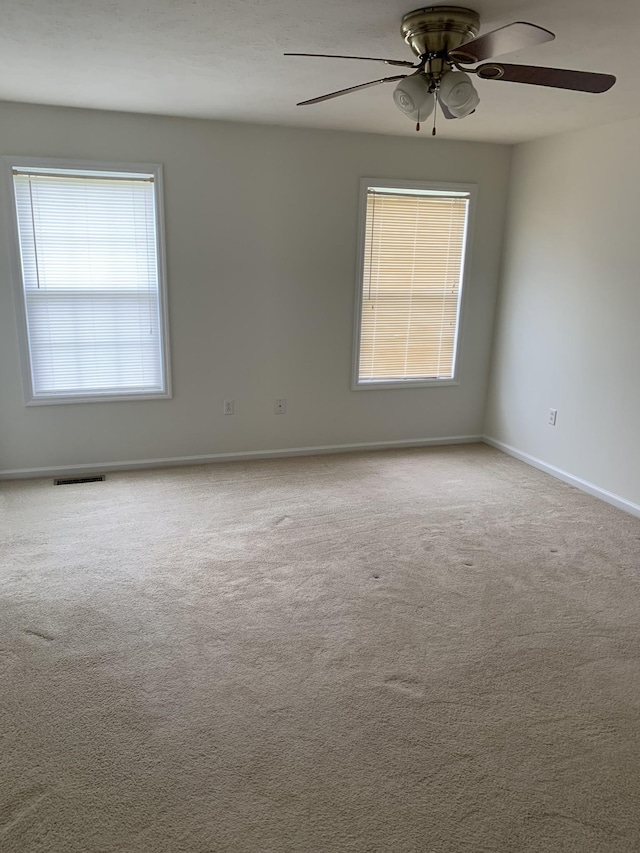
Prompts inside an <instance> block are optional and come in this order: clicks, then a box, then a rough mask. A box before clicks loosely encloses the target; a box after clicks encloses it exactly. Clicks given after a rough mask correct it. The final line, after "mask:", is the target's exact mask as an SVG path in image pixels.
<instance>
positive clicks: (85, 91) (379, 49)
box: [0, 0, 640, 142]
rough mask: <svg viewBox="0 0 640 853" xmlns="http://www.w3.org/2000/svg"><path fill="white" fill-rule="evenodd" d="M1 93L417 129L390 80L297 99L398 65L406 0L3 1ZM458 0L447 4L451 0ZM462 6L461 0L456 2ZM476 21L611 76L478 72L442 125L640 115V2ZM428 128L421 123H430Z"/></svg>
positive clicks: (564, 1) (534, 53)
mask: <svg viewBox="0 0 640 853" xmlns="http://www.w3.org/2000/svg"><path fill="white" fill-rule="evenodd" d="M2 5H3V14H2V23H1V26H0V99H2V100H7V101H26V102H31V103H41V104H58V105H66V106H78V107H95V108H98V109H107V110H126V111H135V112H144V113H159V114H164V115H176V116H193V117H200V118H221V119H232V120H240V121H254V122H261V123H269V124H287V125H298V126H306V127H324V128H337V129H345V130H359V131H369V132H377V133H393V134H415V130H414V126H413V125H412V123H411V122H410V121H409V120H408V119H407V118H405V117H404V116H403V115H402V114H401V113H400V112H399V111H398V110H397V109H396V107H395V106H394V104H393V102H392V98H391V94H392V90H393V84H386V85H383V86H376V87H373V88H371V89H367V90H364V91H361V92H356V93H353V94H350V95H346V96H345V97H342V98H337V99H335V100H331V101H327V102H324V103H321V104H317V105H314V106H307V107H296V106H295V104H296V102H297V101H300V100H304V99H307V98H312V97H315V96H317V95H322V94H325V93H326V92H330V91H333V90H336V89H341V88H345V87H347V86H353V85H356V84H358V83H363V82H366V81H368V80H374V79H377V78H379V77H385V76H389V75H392V74H397V73H401V69H394V68H390V67H389V66H386V65H382V64H378V63H375V62H352V61H348V60H339V59H335V60H329V59H298V58H292V57H284V56H282V54H283V53H284V52H285V51H294V52H295V51H298V52H310V53H346V54H356V55H358V54H360V55H363V54H364V55H369V56H371V55H373V56H385V57H391V58H397V59H412V58H413V55H412V53H411V51H410V50H409V48H408V47H407V45H405V43H404V42H403V40H402V37H401V36H400V31H399V27H400V19H401V17H402V15H403V14H405V13H406V12H408V11H410V10H411V9H413V8H416V7H417V6H419V3H412V2H411V0H313V2H312V0H262V2H258V0H224V2H223V0H55V2H51V0H4V2H3V4H2ZM454 5H455V4H454ZM457 5H463V4H461V3H459V4H457ZM469 5H470V6H471V8H473V9H475V10H476V11H478V12H479V13H480V16H481V20H482V26H481V32H486V31H487V30H490V29H494V28H496V27H498V26H502V25H504V24H507V23H511V22H512V21H517V20H520V21H530V22H531V23H535V24H538V25H540V26H543V27H546V28H547V29H550V30H552V31H553V32H555V33H556V40H555V41H553V42H550V43H548V44H543V45H539V46H537V47H535V48H529V49H526V50H522V51H520V52H518V53H516V54H510V55H509V59H508V61H509V62H516V63H517V62H521V63H525V64H531V65H549V66H555V67H560V68H576V69H579V70H584V71H601V72H606V73H609V74H615V75H616V76H617V77H618V82H617V83H616V85H615V86H614V87H613V89H611V90H610V91H609V92H607V93H605V94H602V95H591V94H584V93H577V92H576V93H574V92H566V91H560V90H554V89H546V88H540V87H535V86H523V85H518V84H514V83H503V82H498V81H489V80H479V81H478V82H477V88H478V91H479V93H480V98H481V103H480V106H479V107H478V109H477V111H476V113H475V114H474V115H472V116H469V117H468V118H466V119H464V120H462V121H449V122H446V123H445V121H444V120H443V121H440V124H439V134H440V135H441V136H442V137H447V138H455V139H469V140H486V141H496V142H518V141H522V140H526V139H534V138H537V137H540V136H546V135H548V134H552V133H558V132H560V131H563V130H569V129H572V128H580V127H586V126H588V125H593V124H602V123H605V122H608V121H614V120H617V119H624V118H630V117H633V116H637V115H639V114H640V100H639V99H638V97H637V94H636V93H637V90H638V81H639V80H640V50H639V49H638V40H639V38H640V3H639V2H638V0H607V2H603V0H537V2H534V1H533V0H469ZM426 133H427V135H428V134H429V133H430V131H429V130H428V129H427V131H426Z"/></svg>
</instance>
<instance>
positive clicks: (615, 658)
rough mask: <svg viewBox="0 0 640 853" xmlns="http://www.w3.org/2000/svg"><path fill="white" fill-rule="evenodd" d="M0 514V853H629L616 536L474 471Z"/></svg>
mask: <svg viewBox="0 0 640 853" xmlns="http://www.w3.org/2000/svg"><path fill="white" fill-rule="evenodd" d="M2 496H3V497H2V507H1V508H2V539H3V540H4V547H3V550H2V568H1V571H0V575H1V583H2V586H1V590H2V596H1V606H0V705H1V714H2V718H1V722H0V734H1V736H2V750H1V753H0V763H1V781H0V849H1V850H2V851H3V853H183V851H184V853H214V851H215V853H218V851H225V853H226V851H229V853H236V851H237V853H294V851H295V853H338V851H340V853H342V852H343V851H344V852H345V853H349V851H353V853H383V851H384V853H387V851H391V853H409V851H416V852H417V851H420V853H423V852H424V853H454V851H455V853H476V851H478V853H484V851H492V853H494V852H498V851H499V853H503V851H504V853H525V852H526V853H534V851H535V853H564V851H576V853H596V852H597V853H623V851H624V853H632V851H633V852H634V853H637V851H639V850H640V631H639V628H640V568H639V566H640V521H638V520H636V519H634V518H632V517H630V516H627V515H625V514H623V513H622V512H619V511H618V510H616V509H613V508H612V507H609V506H607V505H605V504H603V503H600V502H599V501H597V500H595V499H592V498H590V497H588V496H585V495H583V494H581V493H580V492H577V491H575V490H574V489H572V488H570V487H569V486H566V485H563V484H561V483H559V482H556V481H555V480H553V479H551V478H549V477H547V476H546V475H544V474H541V473H539V472H537V471H535V470H533V469H531V468H528V467H526V466H525V465H522V464H521V463H519V462H516V461H514V460H512V459H509V458H507V457H506V456H503V455H502V454H500V453H498V452H497V451H494V450H491V449H489V448H487V447H483V446H473V447H461V448H440V449H435V450H411V451H398V452H389V453H375V454H374V453H371V454H363V455H357V454H354V455H349V456H332V457H315V458H309V459H290V460H284V461H282V460H280V461H262V462H254V463H246V464H245V463H232V464H227V465H217V466H206V467H200V468H181V469H173V470H171V469H170V470H165V471H152V472H135V473H126V474H116V475H110V476H109V478H108V480H107V481H106V482H105V483H98V484H91V485H82V486H59V487H54V486H53V485H51V483H50V481H42V480H41V481H31V482H17V483H10V484H4V485H3V486H2Z"/></svg>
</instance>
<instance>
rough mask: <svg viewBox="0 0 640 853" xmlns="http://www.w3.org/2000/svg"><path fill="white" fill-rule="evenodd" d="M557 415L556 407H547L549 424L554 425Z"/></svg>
mask: <svg viewBox="0 0 640 853" xmlns="http://www.w3.org/2000/svg"><path fill="white" fill-rule="evenodd" d="M557 417H558V410H557V409H549V424H550V426H555V425H556V418H557Z"/></svg>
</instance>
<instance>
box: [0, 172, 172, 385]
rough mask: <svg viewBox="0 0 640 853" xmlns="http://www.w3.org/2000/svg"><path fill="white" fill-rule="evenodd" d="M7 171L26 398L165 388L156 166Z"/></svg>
mask: <svg viewBox="0 0 640 853" xmlns="http://www.w3.org/2000/svg"><path fill="white" fill-rule="evenodd" d="M12 172H13V184H14V189H15V204H16V214H17V226H18V236H19V245H20V257H21V262H22V263H21V267H22V284H23V297H24V315H25V322H26V330H27V344H28V346H27V349H28V357H29V384H30V397H31V402H57V401H61V402H68V401H70V400H74V401H75V400H81V399H105V398H106V399H114V398H115V399H120V398H122V397H137V396H167V395H168V389H167V367H166V358H165V352H164V331H165V330H164V303H163V294H164V288H163V287H162V281H161V275H162V269H161V268H162V264H161V254H160V245H159V240H158V233H159V232H158V222H157V218H158V198H159V196H158V188H157V181H158V170H157V169H154V170H153V171H149V172H130V171H124V172H123V171H116V170H115V168H114V170H113V171H112V170H108V171H107V170H97V171H93V170H91V171H88V170H79V169H63V168H47V167H46V166H41V167H38V166H34V165H29V166H21V165H16V164H14V165H13V168H12Z"/></svg>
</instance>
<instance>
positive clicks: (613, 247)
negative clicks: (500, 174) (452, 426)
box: [485, 120, 640, 505]
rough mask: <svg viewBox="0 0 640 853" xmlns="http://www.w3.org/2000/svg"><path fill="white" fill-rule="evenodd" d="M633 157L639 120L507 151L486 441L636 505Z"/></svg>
mask: <svg viewBox="0 0 640 853" xmlns="http://www.w3.org/2000/svg"><path fill="white" fill-rule="evenodd" d="M639 150H640V120H633V121H627V122H621V123H619V124H612V125H606V126H604V127H598V128H594V129H590V130H585V131H580V132H576V133H569V134H564V135H562V136H557V137H552V138H549V139H545V140H540V141H537V142H531V143H527V144H523V145H519V146H517V147H516V148H515V150H514V156H513V162H512V172H511V177H510V197H509V207H508V214H507V222H508V226H507V234H506V245H505V254H504V266H503V283H502V287H501V296H500V302H499V309H498V321H497V330H496V337H495V350H494V362H493V368H492V383H491V388H490V391H489V395H488V406H487V421H486V430H485V431H486V434H487V435H488V436H490V437H492V438H494V439H497V440H498V441H501V442H504V443H506V444H508V445H511V446H512V447H515V448H516V449H517V450H519V451H520V452H522V453H526V454H529V455H530V456H533V457H536V458H537V459H540V460H542V461H543V462H545V463H547V464H549V465H552V466H555V467H557V468H559V469H561V470H562V471H565V472H568V473H569V474H571V475H573V476H575V477H578V478H581V479H583V480H586V481H587V482H589V483H592V484H594V485H595V486H597V487H599V488H600V489H604V490H607V491H609V492H612V493H613V494H614V495H618V496H620V497H622V498H623V499H625V500H626V501H630V502H631V503H633V504H636V505H640V227H639V217H638V200H639V199H640V168H639V166H638V151H639ZM550 408H556V409H557V410H558V420H557V426H555V427H552V426H549V425H548V424H547V418H548V413H549V409H550Z"/></svg>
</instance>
